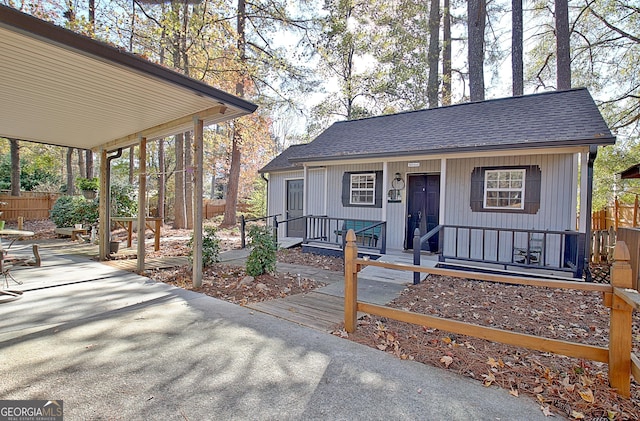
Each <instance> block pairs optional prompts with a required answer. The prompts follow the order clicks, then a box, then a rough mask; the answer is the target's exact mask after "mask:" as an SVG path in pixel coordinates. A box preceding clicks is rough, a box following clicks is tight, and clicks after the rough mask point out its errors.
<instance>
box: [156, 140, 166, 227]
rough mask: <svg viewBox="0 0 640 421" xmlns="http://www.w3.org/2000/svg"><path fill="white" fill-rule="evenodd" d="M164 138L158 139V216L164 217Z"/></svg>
mask: <svg viewBox="0 0 640 421" xmlns="http://www.w3.org/2000/svg"><path fill="white" fill-rule="evenodd" d="M164 165H165V164H164V139H160V140H158V218H162V219H164V202H165V189H166V187H165V184H166V183H165V175H164V173H165V168H164Z"/></svg>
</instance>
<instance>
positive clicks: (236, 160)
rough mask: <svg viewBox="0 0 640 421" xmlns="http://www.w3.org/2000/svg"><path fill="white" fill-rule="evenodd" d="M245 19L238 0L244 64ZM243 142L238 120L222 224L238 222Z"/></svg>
mask: <svg viewBox="0 0 640 421" xmlns="http://www.w3.org/2000/svg"><path fill="white" fill-rule="evenodd" d="M245 20H246V4H245V0H238V18H237V33H238V53H239V54H240V61H241V62H242V63H243V64H244V63H245V61H246V59H247V58H246V54H245V49H246V38H245ZM236 95H237V96H239V97H241V98H242V97H243V96H244V75H243V74H240V75H238V82H237V83H236ZM241 142H242V133H241V130H240V125H239V122H238V121H235V122H234V124H233V140H232V142H231V143H232V144H231V165H230V166H229V182H228V183H227V196H226V203H225V206H224V218H223V220H222V224H221V226H225V227H230V226H233V225H235V224H236V207H237V205H238V183H239V182H240V161H241V159H242V153H241V151H240V143H241Z"/></svg>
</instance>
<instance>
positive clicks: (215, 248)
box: [189, 226, 220, 267]
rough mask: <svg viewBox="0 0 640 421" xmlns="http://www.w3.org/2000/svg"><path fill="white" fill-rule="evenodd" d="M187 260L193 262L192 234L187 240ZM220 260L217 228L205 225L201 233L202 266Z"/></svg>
mask: <svg viewBox="0 0 640 421" xmlns="http://www.w3.org/2000/svg"><path fill="white" fill-rule="evenodd" d="M189 248H190V249H191V250H189V261H190V262H191V263H193V234H191V239H190V240H189ZM219 261H220V239H219V238H218V230H216V228H215V227H212V226H205V227H204V232H203V234H202V266H204V267H207V266H211V265H213V264H214V263H218V262H219Z"/></svg>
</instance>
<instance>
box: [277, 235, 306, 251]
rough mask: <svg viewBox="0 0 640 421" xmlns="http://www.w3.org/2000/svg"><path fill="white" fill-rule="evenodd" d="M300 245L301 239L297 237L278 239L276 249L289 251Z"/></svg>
mask: <svg viewBox="0 0 640 421" xmlns="http://www.w3.org/2000/svg"><path fill="white" fill-rule="evenodd" d="M300 244H302V238H299V237H282V238H278V247H279V248H281V249H290V248H291V247H295V246H298V245H300Z"/></svg>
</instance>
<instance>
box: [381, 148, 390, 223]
mask: <svg viewBox="0 0 640 421" xmlns="http://www.w3.org/2000/svg"><path fill="white" fill-rule="evenodd" d="M388 191H389V163H388V162H387V161H384V162H382V215H381V217H380V219H381V220H382V221H385V222H386V221H387V192H388Z"/></svg>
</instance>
